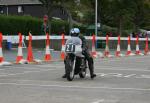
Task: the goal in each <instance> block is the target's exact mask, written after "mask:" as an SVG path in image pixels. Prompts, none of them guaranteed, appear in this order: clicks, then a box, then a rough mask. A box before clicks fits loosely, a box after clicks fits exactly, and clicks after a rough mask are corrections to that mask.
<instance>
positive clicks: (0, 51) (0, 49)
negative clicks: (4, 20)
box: [0, 32, 4, 63]
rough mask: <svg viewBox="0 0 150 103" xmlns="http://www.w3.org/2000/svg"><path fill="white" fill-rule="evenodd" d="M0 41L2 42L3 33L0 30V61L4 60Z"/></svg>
mask: <svg viewBox="0 0 150 103" xmlns="http://www.w3.org/2000/svg"><path fill="white" fill-rule="evenodd" d="M2 42H3V35H2V33H1V32H0V63H2V62H3V61H4V57H3V51H2Z"/></svg>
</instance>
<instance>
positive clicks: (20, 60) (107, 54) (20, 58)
mask: <svg viewBox="0 0 150 103" xmlns="http://www.w3.org/2000/svg"><path fill="white" fill-rule="evenodd" d="M2 41H3V36H2V33H0V63H2V62H3V61H4V57H3V53H2ZM22 42H23V39H22V34H21V33H19V46H18V55H17V58H16V63H31V62H37V60H36V59H34V57H33V53H32V34H31V33H30V32H29V42H28V53H27V59H23V52H22ZM95 43H96V38H95V35H93V36H92V52H91V54H92V56H93V57H97V56H98V55H99V56H101V57H104V56H105V57H112V55H110V52H109V46H108V45H109V36H108V35H107V36H106V47H105V51H104V56H103V55H102V53H100V52H99V53H98V52H96V50H95ZM64 47H65V36H64V34H62V50H61V55H60V57H61V60H64V58H65V52H64V51H63V49H64ZM146 54H150V52H149V48H148V37H146V45H145V55H146ZM126 55H127V56H131V55H144V54H142V53H141V51H140V50H139V38H138V36H137V37H136V52H135V54H134V53H132V52H131V46H130V36H128V47H127V52H126ZM115 56H117V57H121V56H124V55H123V54H121V51H120V36H118V44H117V50H116V52H115ZM51 59H52V57H51V54H50V35H49V34H48V33H47V34H46V50H45V56H44V61H50V60H51Z"/></svg>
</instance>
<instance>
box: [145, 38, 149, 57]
mask: <svg viewBox="0 0 150 103" xmlns="http://www.w3.org/2000/svg"><path fill="white" fill-rule="evenodd" d="M144 51H145V53H144V54H145V55H147V54H150V52H149V47H148V36H146V41H145V50H144Z"/></svg>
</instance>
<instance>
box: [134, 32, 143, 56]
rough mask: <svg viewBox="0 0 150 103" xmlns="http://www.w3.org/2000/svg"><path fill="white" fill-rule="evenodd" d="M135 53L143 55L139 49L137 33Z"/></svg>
mask: <svg viewBox="0 0 150 103" xmlns="http://www.w3.org/2000/svg"><path fill="white" fill-rule="evenodd" d="M135 54H136V55H143V54H142V53H141V51H140V49H139V37H138V35H137V36H136V52H135Z"/></svg>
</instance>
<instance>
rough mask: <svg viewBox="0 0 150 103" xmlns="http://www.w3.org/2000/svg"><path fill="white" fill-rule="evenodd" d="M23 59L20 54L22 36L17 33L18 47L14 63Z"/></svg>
mask: <svg viewBox="0 0 150 103" xmlns="http://www.w3.org/2000/svg"><path fill="white" fill-rule="evenodd" d="M22 59H23V53H22V35H21V33H19V46H18V55H17V58H16V63H19V62H20V61H21V60H22Z"/></svg>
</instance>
